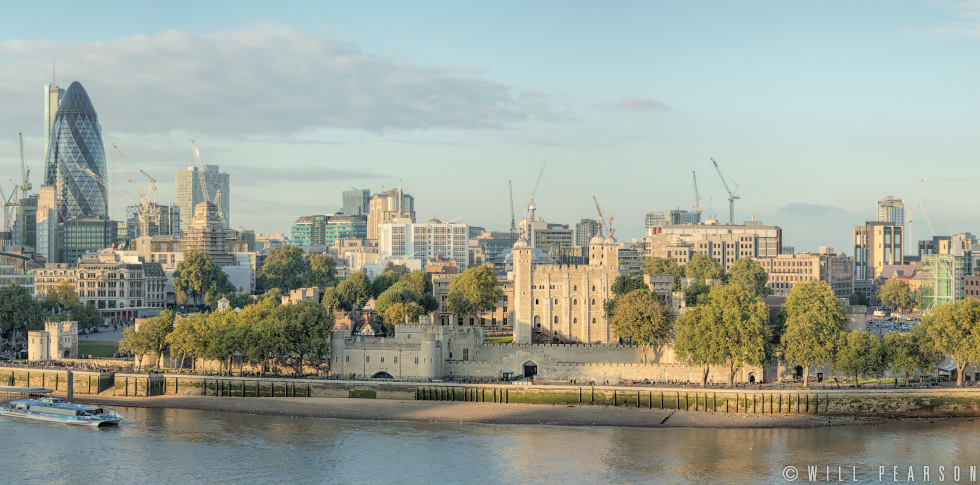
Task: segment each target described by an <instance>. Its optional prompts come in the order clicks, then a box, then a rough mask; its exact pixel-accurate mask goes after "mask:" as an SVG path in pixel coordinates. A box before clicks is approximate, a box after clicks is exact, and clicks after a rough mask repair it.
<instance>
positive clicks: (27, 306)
mask: <svg viewBox="0 0 980 485" xmlns="http://www.w3.org/2000/svg"><path fill="white" fill-rule="evenodd" d="M43 328H44V312H43V311H41V304H40V303H38V302H37V300H35V299H34V298H32V297H31V294H30V293H29V292H28V291H27V289H26V288H24V287H23V286H17V285H12V286H5V287H3V288H0V331H2V333H3V336H4V337H5V338H10V337H11V335H12V334H15V333H22V332H27V331H30V330H41V329H43Z"/></svg>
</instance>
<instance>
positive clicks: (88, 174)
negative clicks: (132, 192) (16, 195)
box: [44, 81, 109, 221]
mask: <svg viewBox="0 0 980 485" xmlns="http://www.w3.org/2000/svg"><path fill="white" fill-rule="evenodd" d="M93 174H94V176H93ZM105 176H106V165H105V148H104V147H103V145H102V127H101V126H99V119H98V117H97V116H96V114H95V109H94V108H93V107H92V101H90V100H89V97H88V93H86V92H85V88H83V87H82V85H81V84H79V83H78V82H77V81H76V82H73V83H71V86H68V89H67V90H66V91H65V95H64V97H63V98H62V99H61V103H60V104H59V105H58V110H57V112H56V113H55V116H54V123H53V124H52V126H51V138H50V139H49V140H48V153H47V159H46V161H45V166H44V183H45V185H53V186H55V187H56V193H57V197H58V206H59V208H58V213H59V215H60V219H61V220H62V221H67V220H68V219H73V218H76V217H107V216H108V212H109V205H108V197H107V194H106V188H105V187H104V186H103V185H101V184H100V183H99V182H98V181H97V179H96V177H99V178H101V179H102V180H105Z"/></svg>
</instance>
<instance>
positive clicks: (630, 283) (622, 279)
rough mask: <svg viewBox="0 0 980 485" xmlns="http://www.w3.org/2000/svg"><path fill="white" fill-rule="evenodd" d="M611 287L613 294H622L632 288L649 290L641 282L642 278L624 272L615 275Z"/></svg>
mask: <svg viewBox="0 0 980 485" xmlns="http://www.w3.org/2000/svg"><path fill="white" fill-rule="evenodd" d="M611 289H612V292H613V295H615V296H622V295H625V294H627V293H629V292H631V291H633V290H648V291H649V288H648V287H647V284H646V283H644V282H643V278H634V277H632V276H630V275H625V274H623V275H619V276H617V277H616V280H615V281H613V284H612V288H611Z"/></svg>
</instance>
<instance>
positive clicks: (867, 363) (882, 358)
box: [834, 330, 888, 387]
mask: <svg viewBox="0 0 980 485" xmlns="http://www.w3.org/2000/svg"><path fill="white" fill-rule="evenodd" d="M836 353H837V356H836V359H835V361H834V369H835V370H837V371H840V372H841V373H843V374H844V375H847V376H853V377H854V386H855V387H857V385H858V380H859V379H860V377H861V376H867V377H880V376H881V375H882V374H884V373H885V371H886V370H888V354H887V352H886V350H885V346H884V344H882V342H881V339H879V338H878V337H875V336H874V335H871V334H870V333H868V332H859V331H857V330H854V331H852V332H850V333H848V334H847V336H846V337H845V338H844V340H843V342H842V345H841V346H840V348H839V349H837V352H836Z"/></svg>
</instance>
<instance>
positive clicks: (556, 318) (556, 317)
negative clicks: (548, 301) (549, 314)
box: [555, 315, 558, 325]
mask: <svg viewBox="0 0 980 485" xmlns="http://www.w3.org/2000/svg"><path fill="white" fill-rule="evenodd" d="M557 324H558V315H555V325H557Z"/></svg>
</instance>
